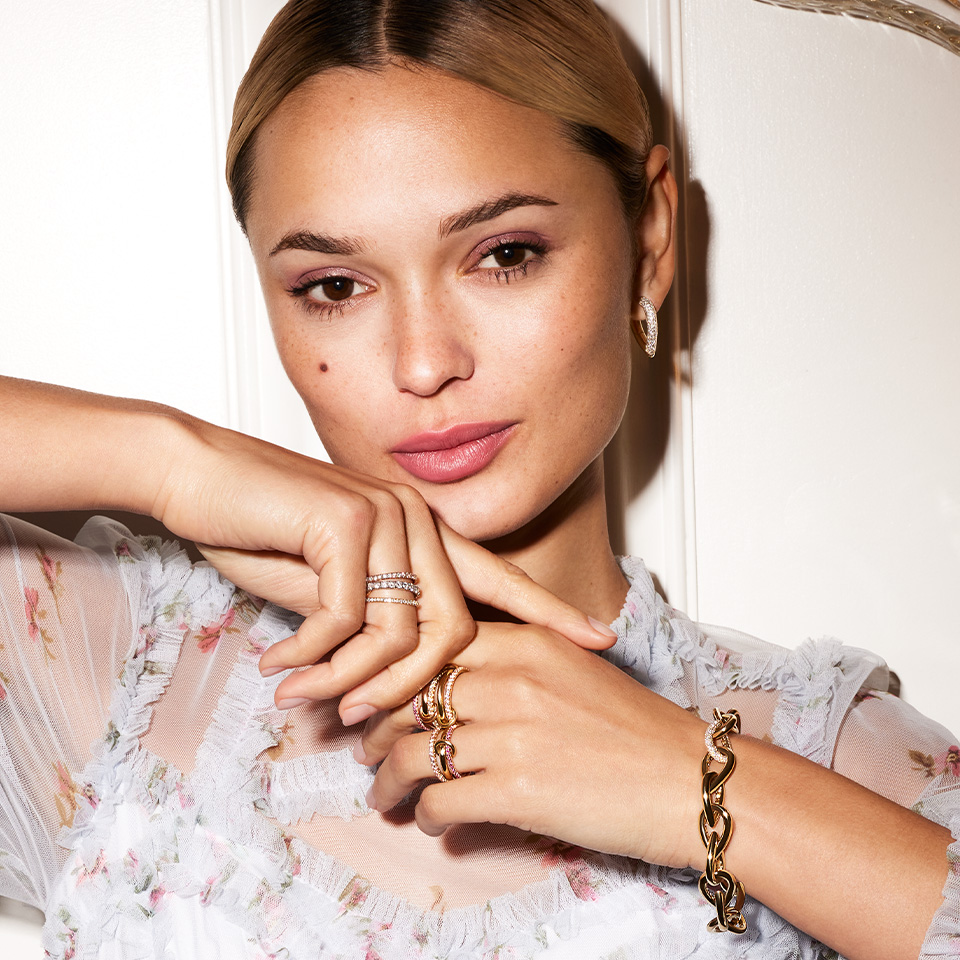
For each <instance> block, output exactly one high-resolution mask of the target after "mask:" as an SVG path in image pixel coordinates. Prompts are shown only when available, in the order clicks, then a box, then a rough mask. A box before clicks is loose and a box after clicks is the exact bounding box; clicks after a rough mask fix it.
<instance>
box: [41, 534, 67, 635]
mask: <svg viewBox="0 0 960 960" xmlns="http://www.w3.org/2000/svg"><path fill="white" fill-rule="evenodd" d="M37 560H39V561H40V569H41V570H42V571H43V579H44V580H46V581H47V589H48V590H49V591H50V595H51V596H52V597H53V605H54V607H55V608H56V610H57V619H58V620H60V622H61V623H62V622H63V618H62V617H61V616H60V597H62V596H63V584H62V583H61V582H60V574H61V573H62V571H63V566H62V564H61V563H60V561H59V560H54V559H53V558H52V557H51V556H50V555H49V554H48V553H45V552H44V551H43V550H40V549H38V550H37Z"/></svg>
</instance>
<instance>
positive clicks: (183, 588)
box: [57, 518, 211, 868]
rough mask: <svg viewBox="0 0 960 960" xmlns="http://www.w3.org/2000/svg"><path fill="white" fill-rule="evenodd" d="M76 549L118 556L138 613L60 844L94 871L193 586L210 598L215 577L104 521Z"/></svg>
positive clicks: (176, 645) (177, 643)
mask: <svg viewBox="0 0 960 960" xmlns="http://www.w3.org/2000/svg"><path fill="white" fill-rule="evenodd" d="M77 542H78V543H82V544H83V545H85V546H89V547H91V548H93V549H95V550H97V551H98V552H101V553H104V552H106V551H110V552H112V553H113V554H114V556H115V557H116V560H117V562H118V563H119V567H120V570H121V573H122V576H123V580H124V584H125V586H126V589H127V592H128V594H129V595H130V597H131V600H132V602H133V610H134V611H135V612H136V613H137V614H138V617H137V618H135V619H134V620H133V623H134V632H133V637H132V639H131V646H130V651H129V654H128V656H127V658H126V660H125V662H124V665H123V670H122V672H121V674H120V676H119V678H118V680H117V682H116V684H115V685H114V689H113V696H112V698H111V704H110V717H111V720H110V723H109V724H108V726H107V730H106V733H105V734H104V736H103V738H102V739H101V741H100V742H99V743H98V744H96V745H95V746H94V748H93V756H92V759H91V760H90V761H89V763H88V764H87V766H86V767H85V769H84V771H83V774H82V775H81V777H80V778H79V783H80V791H79V797H80V803H79V808H78V810H77V814H76V816H75V818H74V822H73V826H72V827H70V828H64V829H63V830H62V831H61V833H60V835H59V837H58V838H57V842H58V843H59V844H60V845H61V846H63V847H66V848H68V849H75V850H76V851H78V853H79V854H80V856H81V858H82V859H83V861H84V863H85V864H86V866H87V867H88V868H89V867H91V866H92V864H93V861H95V859H96V851H94V850H92V849H91V844H90V838H91V837H92V836H93V835H95V834H96V833H97V832H98V831H97V827H96V825H97V823H98V822H100V823H109V822H110V819H111V818H112V815H113V807H114V805H115V804H116V803H117V802H118V799H119V797H120V796H121V791H120V788H121V782H122V780H123V779H124V777H125V776H126V774H125V772H124V771H123V770H122V769H121V765H122V764H123V762H124V761H128V760H129V759H130V758H131V756H133V755H135V754H136V753H137V752H138V751H139V749H140V739H139V738H140V737H141V736H142V735H143V734H144V733H145V732H146V730H147V728H148V727H149V725H150V716H151V713H152V707H153V704H154V703H155V702H156V700H157V698H158V697H159V696H160V695H161V694H162V693H163V691H164V689H165V688H166V686H167V684H168V683H169V682H170V678H171V676H172V675H173V669H174V666H175V665H176V662H177V658H178V657H179V654H180V647H181V644H182V642H183V636H184V634H185V633H186V631H187V629H188V628H189V626H190V623H189V621H190V614H191V612H192V611H193V607H192V606H191V605H190V604H188V603H187V592H188V591H187V585H188V583H189V582H190V581H191V580H192V579H194V578H197V579H199V580H200V581H201V584H200V589H196V588H192V589H190V590H189V593H190V594H191V600H192V599H193V597H194V596H196V597H203V596H204V595H205V594H209V593H210V592H211V591H210V589H209V587H210V586H211V584H210V583H209V581H210V579H211V577H210V573H211V571H210V568H206V567H195V566H193V564H191V562H190V560H189V558H188V557H187V555H186V554H185V553H184V552H183V551H182V550H181V549H180V548H179V546H178V545H177V544H175V543H161V542H160V541H159V539H157V538H144V539H143V540H142V541H140V540H137V539H136V538H134V537H132V536H131V535H130V533H129V531H128V530H126V528H124V527H123V526H122V525H121V524H119V523H116V522H115V521H110V520H106V519H105V518H94V519H93V520H91V521H89V522H88V523H87V524H86V525H85V526H84V528H83V529H82V530H81V531H80V534H79V535H78V537H77ZM191 587H193V585H191Z"/></svg>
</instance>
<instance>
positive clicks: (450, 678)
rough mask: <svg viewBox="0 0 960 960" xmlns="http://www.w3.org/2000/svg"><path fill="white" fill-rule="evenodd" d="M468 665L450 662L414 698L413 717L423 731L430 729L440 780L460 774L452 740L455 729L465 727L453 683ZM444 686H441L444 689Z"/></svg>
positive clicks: (432, 762) (433, 763)
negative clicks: (459, 716)
mask: <svg viewBox="0 0 960 960" xmlns="http://www.w3.org/2000/svg"><path fill="white" fill-rule="evenodd" d="M466 672H467V668H466V667H461V666H458V665H457V664H455V663H448V664H447V665H446V666H445V667H444V668H443V669H442V670H441V671H440V672H439V673H438V674H437V675H436V676H435V677H434V678H433V679H432V680H431V681H430V682H429V683H428V684H427V685H426V686H425V687H424V688H423V689H422V690H421V691H420V692H419V693H418V694H417V695H416V696H415V697H414V698H413V716H414V719H415V720H416V722H417V726H418V727H419V728H420V729H421V730H427V731H430V732H431V733H430V765H431V766H432V767H433V772H434V775H435V776H436V778H437V780H439V781H441V782H444V781H447V780H459V779H460V776H461V774H460V773H459V772H458V771H457V768H456V767H455V766H454V765H453V757H454V755H455V754H456V752H457V748H456V747H455V746H454V745H453V743H452V741H451V740H450V737H451V735H452V734H453V731H454V730H455V729H456V728H457V727H459V726H462V724H460V723H458V722H457V711H456V710H455V709H454V707H453V685H454V683H455V682H456V680H457V677H459V676H460V674H461V673H466ZM441 688H442V689H441Z"/></svg>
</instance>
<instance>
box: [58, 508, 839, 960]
mask: <svg viewBox="0 0 960 960" xmlns="http://www.w3.org/2000/svg"><path fill="white" fill-rule="evenodd" d="M104 529H105V528H104V527H101V528H100V533H103V532H104ZM113 532H114V534H116V536H114V538H113V548H112V549H113V550H114V552H115V555H116V557H117V559H118V561H119V562H120V564H121V569H122V570H123V572H124V575H125V576H126V577H128V578H129V580H128V584H129V585H128V590H129V591H130V592H131V596H132V597H135V596H137V595H139V596H140V605H139V607H138V609H140V610H143V611H146V613H145V615H144V617H142V618H141V624H140V629H139V633H138V636H137V638H135V642H134V644H133V647H132V652H131V656H130V658H129V659H128V661H127V664H126V665H125V668H124V672H123V675H122V677H121V679H120V681H119V683H118V685H117V688H116V690H115V695H114V700H113V704H112V716H113V717H114V722H113V724H112V725H111V731H110V732H109V734H108V736H107V737H106V738H105V740H104V743H103V744H102V745H101V746H100V747H99V749H98V751H97V752H96V754H95V758H94V760H93V761H91V763H90V765H88V768H87V770H86V771H85V775H84V783H86V784H87V787H88V789H89V793H90V796H89V798H88V799H89V803H88V805H87V807H86V808H85V809H84V810H82V811H81V812H80V813H79V814H78V816H77V818H76V821H75V825H74V828H73V829H72V830H71V831H68V832H66V833H65V834H64V835H63V842H64V843H65V844H66V845H68V846H72V847H73V848H74V850H75V851H76V855H75V857H74V859H73V863H74V873H75V874H76V873H77V872H78V871H82V883H81V882H80V881H79V880H77V879H76V877H73V878H71V877H70V876H68V875H67V874H64V875H63V876H62V881H63V882H62V883H61V884H60V885H58V889H59V891H60V896H61V900H62V904H63V906H61V907H59V908H58V907H57V906H56V904H53V905H52V906H53V910H52V911H51V913H50V914H49V916H50V920H48V927H49V928H50V929H49V931H45V943H49V944H50V945H51V946H53V947H56V944H58V943H59V944H61V948H62V949H61V952H60V953H54V952H53V950H51V951H50V952H51V955H64V956H69V955H70V950H71V949H76V946H77V944H76V929H74V931H73V934H71V933H70V930H71V926H70V924H71V919H70V916H71V915H70V912H69V909H68V906H67V905H74V904H76V905H77V906H78V907H79V908H80V909H82V910H83V911H84V912H85V913H86V916H85V917H84V923H83V925H82V929H83V930H88V931H91V930H95V931H97V932H98V938H97V939H98V942H103V940H102V939H101V937H102V936H103V933H102V931H111V932H110V934H108V936H109V938H110V939H116V940H120V941H122V942H124V943H127V942H129V943H130V944H131V947H130V951H129V952H124V954H123V955H124V956H131V957H133V956H140V955H141V954H143V955H144V956H150V957H154V956H163V955H164V952H165V951H166V949H167V946H166V943H167V939H168V938H169V936H170V935H171V934H170V929H171V928H170V923H169V921H168V920H166V919H164V916H163V915H164V912H165V911H164V904H165V903H166V902H167V898H169V897H173V896H176V897H179V898H184V899H187V900H194V901H195V902H196V904H198V905H199V906H202V907H210V906H214V905H215V906H216V909H217V911H218V913H220V914H222V915H223V916H224V917H226V918H229V920H230V921H231V922H232V923H234V924H235V925H236V926H237V927H238V928H239V929H241V930H243V931H244V932H245V934H246V936H247V937H248V939H249V940H251V941H252V942H255V943H257V944H259V945H260V947H261V948H262V949H263V950H264V951H265V952H266V954H267V956H272V955H275V954H278V953H280V952H281V951H282V955H283V956H298V955H311V956H318V957H323V956H336V957H337V958H338V960H353V958H357V960H365V958H367V957H369V956H376V955H379V956H381V957H384V958H386V957H397V958H401V957H402V958H407V957H423V958H428V957H431V958H432V957H437V956H443V957H452V958H462V960H466V958H468V957H469V958H476V957H483V956H490V957H493V956H501V957H502V956H505V955H509V956H511V957H533V956H538V955H546V956H550V955H551V953H552V954H554V955H557V956H558V957H559V956H560V955H562V953H563V950H562V949H561V948H562V947H564V945H567V944H572V943H573V942H574V941H575V940H576V938H577V937H579V936H581V935H583V936H587V935H590V936H591V937H592V936H593V935H594V934H596V935H598V936H599V935H600V934H601V933H604V935H605V934H606V932H607V931H609V930H613V929H614V928H624V940H623V942H622V943H621V944H614V945H613V946H612V947H611V952H614V951H618V950H619V951H620V953H618V955H619V956H623V957H630V958H633V957H636V958H637V960H643V958H647V957H650V958H651V960H652V958H653V957H657V956H659V955H660V951H661V950H662V949H663V946H664V944H665V943H666V942H671V943H672V942H673V941H674V939H675V940H676V943H677V945H678V946H677V948H676V950H675V952H676V955H677V956H690V957H693V956H696V957H698V958H708V957H714V956H716V957H717V958H720V957H728V956H730V953H729V944H726V949H725V948H724V946H722V945H721V944H720V940H721V939H724V938H717V937H713V936H712V935H708V934H707V933H706V919H707V918H708V916H709V913H710V908H709V907H708V906H707V905H706V904H705V903H704V902H703V901H702V899H701V898H700V897H699V894H698V893H697V892H696V887H695V885H693V884H686V885H679V884H678V883H677V882H676V881H677V877H676V876H674V877H672V878H671V879H669V880H667V878H666V873H665V872H663V871H661V870H660V868H656V867H647V866H646V865H644V864H638V863H636V862H632V861H627V860H623V859H620V858H604V863H603V866H602V868H601V867H596V868H595V877H594V884H593V886H591V887H590V888H589V889H588V890H586V891H585V890H584V889H583V888H582V887H581V886H579V885H577V886H575V885H574V882H572V881H571V878H570V876H568V874H567V873H566V872H564V870H563V869H560V868H558V869H557V870H555V871H554V872H553V873H552V874H551V875H550V877H549V878H548V879H546V880H544V881H542V882H541V883H538V884H533V885H531V886H528V887H526V888H524V889H523V890H521V891H518V892H517V893H512V894H507V895H504V896H502V897H499V898H496V899H495V900H492V901H490V902H488V903H486V904H482V905H477V906H473V907H466V908H458V909H454V910H448V911H446V912H445V913H442V914H437V913H434V912H429V911H422V910H420V909H419V908H416V907H413V906H412V905H410V904H409V903H407V902H405V901H403V900H401V899H400V898H398V897H396V896H394V895H392V894H390V893H387V892H386V891H381V890H379V889H377V888H375V887H373V886H372V885H371V884H369V883H368V882H367V881H366V880H364V879H363V878H361V877H358V876H357V875H356V874H355V873H354V872H353V871H352V870H350V869H349V868H346V867H344V866H343V865H342V864H340V863H338V862H337V861H335V860H334V859H333V858H331V857H329V856H328V855H326V854H324V853H322V852H320V851H317V850H314V849H313V848H312V847H310V846H308V845H307V844H305V843H303V842H302V841H300V840H298V839H296V838H293V837H290V836H289V835H287V834H285V833H284V832H283V831H282V829H280V828H278V827H277V826H276V824H274V823H271V822H270V821H269V820H267V819H265V817H264V816H263V814H264V813H266V814H267V815H273V816H275V817H276V819H277V820H281V821H286V822H289V821H291V820H293V819H300V818H302V817H303V816H304V813H305V810H306V809H309V808H310V807H311V806H315V807H316V808H317V812H321V811H320V808H321V807H322V805H323V804H326V803H327V802H329V800H330V799H331V797H332V796H333V794H334V793H339V794H340V798H339V799H340V800H341V801H343V802H344V804H345V806H347V807H349V808H350V809H349V810H348V812H347V815H351V814H353V815H355V814H356V813H366V812H368V811H367V810H366V805H365V803H363V801H362V799H359V798H358V793H359V789H360V782H361V781H362V779H363V775H366V776H367V777H368V778H369V776H370V772H369V771H367V770H366V768H362V767H361V768H360V771H355V774H354V776H353V777H352V778H351V780H350V782H349V783H348V784H343V783H342V782H341V783H339V784H338V783H337V782H336V781H335V780H333V781H332V780H331V779H329V778H331V777H333V776H335V775H336V773H337V771H343V770H347V769H348V762H347V757H346V756H344V754H345V753H346V752H341V753H336V754H328V755H325V756H322V757H320V758H317V759H316V760H314V761H313V765H312V766H311V764H305V763H304V764H299V765H298V764H297V762H296V761H291V762H289V763H285V764H269V763H265V762H258V761H257V757H258V756H260V754H261V753H262V752H263V751H264V750H265V749H266V748H268V747H271V746H273V745H275V744H276V743H277V742H278V741H279V739H280V731H281V725H282V719H283V717H282V714H281V713H280V712H279V711H277V710H276V709H275V708H274V706H273V692H274V690H275V689H276V686H277V684H279V682H280V681H281V680H282V675H278V676H276V677H273V678H267V679H265V678H262V677H261V676H260V674H259V672H258V670H257V667H256V663H257V659H258V658H259V656H260V654H261V653H262V652H263V650H265V649H266V648H267V647H268V646H269V645H271V644H272V643H274V642H276V641H277V640H279V639H281V638H282V637H283V636H288V635H289V634H290V633H291V632H292V631H293V630H294V629H295V628H296V625H297V618H296V617H295V616H294V615H293V614H289V613H286V612H285V611H280V610H278V609H276V608H274V607H270V606H269V605H268V606H267V607H265V608H264V610H263V611H262V612H261V615H260V618H259V619H258V621H257V624H256V625H255V626H254V627H253V628H251V630H250V632H249V635H248V638H247V644H246V646H245V647H244V649H243V650H242V652H241V655H240V658H239V662H238V664H237V666H236V668H235V670H234V673H233V674H232V676H231V678H230V680H229V681H228V684H227V686H226V688H225V692H224V695H223V697H222V698H221V701H220V704H219V705H218V708H217V711H216V712H215V714H214V719H213V722H212V723H211V726H210V728H209V730H208V732H207V736H206V737H205V739H204V743H203V745H202V746H201V748H200V752H199V753H198V762H197V768H196V770H195V772H194V774H193V776H192V777H191V778H189V779H184V778H181V777H179V775H175V774H174V773H173V772H171V771H168V770H167V769H166V768H165V767H163V766H162V762H160V761H157V760H156V758H152V757H150V755H148V754H146V753H145V752H143V751H139V752H138V747H139V743H138V737H139V736H140V735H141V734H142V733H143V732H144V731H145V729H146V727H147V725H148V723H149V716H150V707H151V705H152V704H153V703H154V702H155V701H156V699H157V697H159V696H160V694H161V693H162V691H163V689H164V688H165V686H166V684H167V682H168V681H169V678H170V675H171V674H172V671H173V665H174V663H175V662H176V659H177V656H178V653H179V649H180V644H181V642H182V638H183V635H184V633H185V631H186V629H187V627H188V626H189V623H188V622H187V621H191V622H198V621H202V620H204V619H206V620H208V621H209V620H212V619H214V618H215V616H216V615H217V614H218V613H220V612H222V610H223V609H224V608H225V607H226V606H227V604H228V603H229V598H230V596H231V595H232V592H233V587H232V586H231V585H230V584H227V583H225V582H224V581H222V580H221V579H220V578H219V575H218V574H216V572H215V571H214V570H212V568H209V567H206V566H205V565H199V566H192V565H191V564H190V563H189V561H188V560H187V558H186V556H185V555H184V554H183V553H182V552H181V551H179V549H178V548H177V547H176V545H161V544H160V543H159V541H153V540H151V539H149V538H147V539H145V540H144V541H143V542H142V544H141V543H138V542H137V541H136V540H134V539H132V538H130V537H129V535H128V534H127V532H126V531H125V530H123V528H121V527H119V525H113ZM623 568H624V572H625V573H626V574H627V576H628V577H629V578H630V579H631V581H632V587H631V590H630V591H629V593H628V596H627V598H626V601H625V604H624V608H623V611H622V612H621V615H620V617H619V618H618V620H617V621H616V622H615V624H614V627H615V629H616V630H617V633H618V638H619V639H618V643H617V644H616V645H615V647H614V648H613V650H612V651H610V652H608V654H607V655H608V658H609V659H610V660H612V661H613V662H614V663H617V664H618V665H619V666H621V667H623V668H624V669H627V670H629V671H630V672H632V673H633V674H634V675H635V676H636V677H637V678H638V679H639V680H641V682H644V683H645V684H646V685H647V686H649V687H650V688H651V689H654V690H656V691H657V692H659V693H662V694H663V695H666V696H670V698H671V699H673V700H675V701H677V702H679V701H680V700H681V699H682V698H683V693H682V687H681V686H680V683H679V681H680V680H681V679H682V677H683V675H684V664H685V663H694V664H695V665H696V667H697V669H698V671H703V672H704V673H705V674H706V675H707V677H708V679H712V680H713V682H715V683H716V684H717V685H718V686H719V687H722V686H726V687H734V686H744V687H749V686H760V685H764V686H766V685H767V684H768V683H769V680H768V678H765V677H763V676H761V674H762V670H761V668H760V667H759V665H758V663H759V661H758V662H757V663H753V662H751V661H750V659H749V657H747V658H744V661H745V662H746V663H747V664H749V669H747V670H745V669H744V662H741V663H739V664H736V663H734V662H733V660H734V658H733V657H731V658H729V659H728V660H726V661H725V662H720V659H718V657H717V655H716V654H717V652H718V650H717V648H716V645H715V644H712V643H711V642H710V641H709V640H708V639H707V638H705V637H704V636H703V634H702V633H701V631H700V630H699V628H697V627H696V625H695V624H693V623H692V621H690V620H689V619H688V618H686V617H685V616H684V615H683V614H681V613H680V612H679V611H676V610H674V609H673V608H671V607H669V606H668V605H666V604H665V603H664V602H663V600H662V599H661V598H660V597H659V596H658V595H657V594H656V591H655V589H654V587H653V583H652V580H651V579H650V577H649V574H648V573H647V571H646V568H645V567H644V565H643V563H642V562H641V561H639V560H626V561H624V562H623ZM137 591H139V593H137ZM769 659H770V658H769V657H768V658H767V661H766V662H767V663H768V666H769ZM782 666H783V667H784V668H786V666H787V663H786V662H784V663H783V664H782ZM788 675H789V676H788ZM795 675H796V671H793V672H792V673H791V672H790V671H787V673H785V674H784V675H783V676H781V677H780V678H779V681H778V680H774V685H778V682H779V684H780V686H788V685H789V684H788V683H787V681H788V679H789V678H791V677H794V676H795ZM831 676H833V674H831ZM810 679H811V678H808V680H810ZM798 684H799V685H798V686H797V697H799V698H801V699H802V696H804V695H805V691H806V689H807V687H806V686H805V685H804V682H803V680H802V679H801V680H800V681H798ZM682 705H685V706H686V705H687V704H682ZM151 761H153V762H154V765H153V766H151ZM350 761H351V762H352V758H350ZM157 763H159V764H160V765H159V766H157V765H156V764H157ZM354 766H355V767H358V766H359V765H356V764H355V763H354ZM315 774H319V776H318V778H317V780H316V781H315V782H314V783H313V784H312V785H310V784H308V783H307V782H306V781H307V779H308V778H309V777H311V776H313V775H315ZM324 780H325V781H326V783H324ZM171 791H177V792H178V796H177V797H172V795H171ZM360 804H362V807H361V806H360ZM148 811H150V813H149V825H148V827H145V829H144V830H143V833H142V842H141V844H140V846H139V847H138V848H137V851H136V854H134V853H133V851H127V852H126V854H125V855H124V857H123V858H121V859H120V860H119V861H117V860H116V859H115V860H114V861H113V862H112V863H111V862H107V859H105V856H104V854H103V852H102V851H103V850H104V849H109V845H110V841H111V833H112V832H113V831H114V826H115V824H116V823H117V822H118V821H119V822H123V823H126V822H127V821H128V820H129V818H130V817H131V816H133V817H137V816H141V817H146V816H148ZM340 815H343V814H342V813H341V814H340ZM226 837H233V838H237V839H232V840H227V839H225V838H226ZM130 856H132V857H133V861H130V862H128V858H129V857H130ZM138 858H139V859H138ZM141 863H142V864H149V865H150V866H148V867H144V868H142V870H147V871H149V870H151V869H152V870H153V871H154V873H153V874H150V875H149V876H147V875H144V876H140V875H139V874H138V873H137V871H138V870H141V867H140V864H141ZM131 870H132V871H133V875H132V876H131ZM141 872H142V871H141ZM661 873H663V876H662V877H661ZM651 877H660V879H661V882H660V883H658V882H656V881H655V880H651V879H650V878H651ZM151 878H152V879H151ZM71 879H73V885H72V887H71ZM151 884H152V885H151ZM665 887H670V892H667V890H666V889H664V888H665ZM751 910H752V911H753V912H754V914H755V916H754V921H755V922H754V923H753V924H752V929H754V930H756V931H757V932H756V938H755V939H756V941H759V940H760V939H762V940H763V942H764V945H765V948H764V949H765V956H767V957H769V958H771V960H774V958H779V957H781V956H782V957H783V958H787V957H797V956H801V957H803V958H806V957H808V956H809V957H811V958H812V957H814V956H815V955H816V954H815V953H813V952H811V951H812V950H813V948H812V946H811V945H810V944H811V942H810V941H809V940H806V939H804V938H803V937H802V935H799V937H798V935H797V933H796V931H794V930H793V928H792V927H789V925H787V924H786V923H785V921H782V920H781V918H779V917H777V916H776V915H775V914H772V913H770V912H769V911H767V910H765V908H763V907H761V906H760V905H758V904H752V905H751ZM694 918H695V919H694ZM145 921H149V932H147V931H146V930H145V929H144V922H145ZM627 928H629V929H627ZM71 936H73V937H74V940H73V947H70V942H71V941H70V937H71ZM665 938H666V939H665ZM144 939H150V940H151V941H153V943H152V945H151V947H150V949H149V950H146V951H144V944H143V941H144ZM780 943H782V944H783V950H782V952H781V951H780V950H779V949H770V946H772V945H773V944H780ZM681 945H682V947H681ZM744 946H745V947H746V946H747V944H746V943H744ZM738 953H739V950H738ZM76 955H77V956H78V957H80V956H84V955H85V954H83V953H82V952H78V953H77V954H76Z"/></svg>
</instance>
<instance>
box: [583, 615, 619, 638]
mask: <svg viewBox="0 0 960 960" xmlns="http://www.w3.org/2000/svg"><path fill="white" fill-rule="evenodd" d="M587 620H588V621H589V622H590V626H591V627H593V629H594V630H596V631H597V633H599V634H601V635H602V636H604V637H615V636H616V635H617V631H616V630H611V629H610V628H609V627H608V626H607V625H606V624H605V623H601V622H600V621H599V620H594V618H593V617H587Z"/></svg>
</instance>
